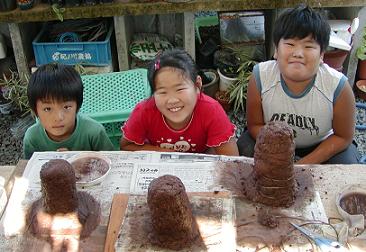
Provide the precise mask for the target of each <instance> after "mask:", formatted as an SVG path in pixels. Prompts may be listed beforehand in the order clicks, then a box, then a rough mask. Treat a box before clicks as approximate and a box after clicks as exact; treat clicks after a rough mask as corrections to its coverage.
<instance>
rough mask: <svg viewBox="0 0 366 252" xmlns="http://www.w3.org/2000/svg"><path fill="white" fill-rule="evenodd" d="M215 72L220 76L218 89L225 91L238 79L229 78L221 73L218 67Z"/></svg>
mask: <svg viewBox="0 0 366 252" xmlns="http://www.w3.org/2000/svg"><path fill="white" fill-rule="evenodd" d="M217 72H218V74H219V76H220V84H219V89H220V91H226V90H227V89H228V87H229V86H230V85H231V84H233V83H234V82H236V81H237V80H238V78H229V77H227V76H225V75H223V74H222V73H221V72H220V69H217Z"/></svg>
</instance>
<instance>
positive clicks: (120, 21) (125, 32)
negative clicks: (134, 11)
mask: <svg viewBox="0 0 366 252" xmlns="http://www.w3.org/2000/svg"><path fill="white" fill-rule="evenodd" d="M114 30H115V33H116V47H117V55H118V66H119V70H120V71H123V70H128V69H129V68H130V57H129V53H128V47H129V45H130V42H131V36H132V35H131V34H132V32H131V25H129V17H128V16H115V17H114Z"/></svg>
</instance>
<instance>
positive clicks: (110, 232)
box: [104, 193, 128, 252]
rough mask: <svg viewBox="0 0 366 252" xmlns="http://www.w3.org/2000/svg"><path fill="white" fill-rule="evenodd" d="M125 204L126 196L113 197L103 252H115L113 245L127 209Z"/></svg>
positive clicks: (120, 194)
mask: <svg viewBox="0 0 366 252" xmlns="http://www.w3.org/2000/svg"><path fill="white" fill-rule="evenodd" d="M127 203H128V195H127V194H123V193H117V194H115V195H114V196H113V200H112V206H111V213H110V215H109V223H108V229H107V235H106V239H105V244H104V252H113V251H115V248H114V244H115V243H116V240H117V236H118V234H119V230H120V229H121V225H122V221H123V218H124V215H125V212H126V208H127Z"/></svg>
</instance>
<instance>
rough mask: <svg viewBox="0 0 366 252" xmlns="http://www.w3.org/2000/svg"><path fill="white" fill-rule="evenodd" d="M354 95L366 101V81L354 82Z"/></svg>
mask: <svg viewBox="0 0 366 252" xmlns="http://www.w3.org/2000/svg"><path fill="white" fill-rule="evenodd" d="M356 95H357V97H359V98H361V99H363V100H365V101H366V80H359V81H357V82H356Z"/></svg>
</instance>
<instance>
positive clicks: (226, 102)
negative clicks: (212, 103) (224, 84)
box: [215, 90, 231, 112]
mask: <svg viewBox="0 0 366 252" xmlns="http://www.w3.org/2000/svg"><path fill="white" fill-rule="evenodd" d="M215 99H216V100H217V101H218V102H219V103H220V104H221V106H222V108H223V109H224V110H225V112H229V111H230V109H231V103H230V96H229V93H228V92H227V91H221V90H218V91H216V93H215Z"/></svg>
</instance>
